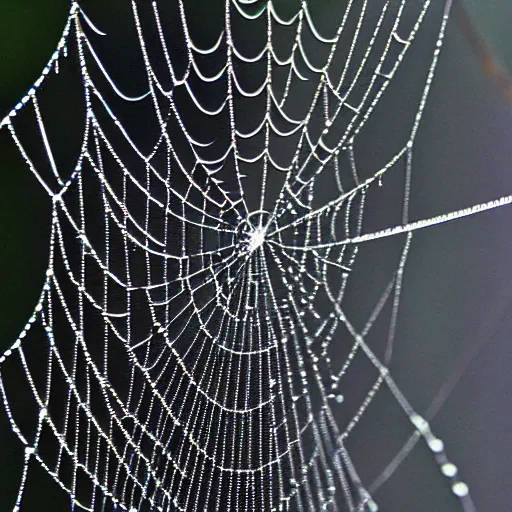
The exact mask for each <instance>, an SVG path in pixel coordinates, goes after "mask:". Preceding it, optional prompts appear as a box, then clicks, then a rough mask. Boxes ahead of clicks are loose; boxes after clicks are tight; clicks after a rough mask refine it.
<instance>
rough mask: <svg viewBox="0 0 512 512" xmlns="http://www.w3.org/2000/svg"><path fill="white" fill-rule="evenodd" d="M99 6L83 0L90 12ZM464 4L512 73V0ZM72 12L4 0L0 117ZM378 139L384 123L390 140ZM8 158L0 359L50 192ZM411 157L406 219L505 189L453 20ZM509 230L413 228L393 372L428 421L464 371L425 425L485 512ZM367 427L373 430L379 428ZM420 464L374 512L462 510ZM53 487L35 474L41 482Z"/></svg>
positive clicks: (498, 507) (507, 466)
mask: <svg viewBox="0 0 512 512" xmlns="http://www.w3.org/2000/svg"><path fill="white" fill-rule="evenodd" d="M95 2H96V0H88V1H87V2H85V1H84V2H83V5H84V8H85V7H86V5H87V4H94V3H95ZM331 3H332V2H331ZM439 3H440V2H439V0H435V1H434V4H439ZM103 4H104V5H105V8H106V9H109V8H110V7H111V6H109V5H108V4H109V2H104V3H102V7H103ZM467 5H468V9H469V11H470V12H471V14H472V16H473V20H474V22H475V24H476V25H477V26H478V27H479V29H480V30H481V31H482V33H484V34H485V37H486V39H487V40H488V41H489V42H490V43H491V45H492V47H493V49H494V51H495V53H496V55H497V56H498V58H499V59H500V61H501V62H502V63H503V64H504V66H505V68H507V69H509V70H512V37H511V36H510V28H509V23H510V21H511V20H512V4H511V3H510V2H509V1H508V0H493V1H486V2H483V1H482V0H471V2H469V1H468V2H467ZM91 7H94V8H97V7H98V4H97V3H96V5H95V6H91ZM67 12H68V3H67V2H65V1H63V0H60V1H59V0H47V1H45V2H41V1H35V0H17V1H16V2H8V1H7V0H2V1H1V2H0V26H1V29H2V30H1V32H0V117H3V116H4V115H5V114H6V113H7V112H8V111H9V110H10V108H12V106H13V105H14V104H15V103H16V102H17V101H18V100H19V98H20V97H21V96H22V95H23V94H24V92H25V91H26V90H27V89H28V88H29V87H30V85H31V84H32V83H33V81H34V80H35V79H36V78H37V77H38V76H39V73H40V71H41V69H42V68H43V67H44V65H45V64H46V62H47V60H48V57H49V56H50V54H51V53H52V52H53V49H54V47H55V44H56V42H57V41H58V39H59V37H60V32H61V30H62V26H63V25H64V22H65V20H66V16H67ZM114 15H115V9H112V16H114ZM201 15H204V13H201V12H199V13H198V16H201ZM395 88H400V85H399V84H395ZM385 132H386V126H385V125H383V127H382V137H383V140H384V141H385V137H386V133H385ZM6 151H7V150H6V149H5V148H4V147H3V146H0V175H1V179H0V183H1V184H0V244H1V245H0V352H2V351H3V350H5V349H6V348H7V347H8V346H9V345H10V344H11V343H12V340H13V339H15V338H16V336H17V335H18V333H19V331H20V329H21V328H22V327H23V325H25V323H26V320H27V318H28V317H29V316H30V314H31V312H32V309H33V306H34V303H35V302H36V300H37V297H38V296H39V293H40V288H41V284H42V282H43V280H44V271H45V269H46V263H47V246H48V234H49V220H50V217H49V214H50V202H49V201H48V197H47V196H46V194H45V193H44V192H43V191H42V190H41V189H40V187H39V186H38V184H37V183H36V182H35V179H34V178H33V176H32V175H31V173H30V172H29V171H28V170H27V169H26V168H25V167H24V166H22V165H19V164H15V163H14V162H15V161H14V160H12V159H10V157H9V155H8V154H7V153H6ZM414 158H415V160H414V162H415V169H414V177H413V190H412V204H411V218H412V219H419V218H426V217H431V216H434V215H436V214H440V213H443V212H447V211H451V210H455V209H458V208H462V207H465V206H468V205H471V204H475V203H478V202H484V201H487V200H491V199H494V198H496V197H499V196H502V195H506V194H509V193H512V174H511V172H510V171H511V163H512V110H511V105H510V104H508V103H506V102H505V101H504V100H503V98H502V96H500V94H499V92H498V91H497V89H496V88H495V87H494V86H493V85H492V84H491V83H490V82H489V80H488V78H487V77H486V76H484V74H483V73H482V69H481V64H480V62H479V61H478V59H477V58H476V56H475V54H474V52H473V51H472V49H471V47H470V45H469V44H468V42H467V39H466V38H465V37H464V35H463V34H462V32H461V28H460V25H459V24H457V20H456V18H455V17H452V20H451V22H450V24H449V30H448V34H447V39H446V45H445V47H444V52H443V54H442V58H441V62H440V66H439V72H438V74H437V78H436V81H435V84H434V86H433V89H432V93H431V96H430V99H429V102H428V106H427V109H426V112H425V116H424V120H423V122H422V124H421V128H420V134H419V136H418V142H417V145H416V150H415V157H414ZM511 222H512V211H511V210H510V208H509V207H505V208H503V209H501V210H496V211H492V212H487V213H483V214H481V215H478V216H474V217H471V218H469V219H464V220H461V221H458V222H455V223H451V224H449V225H444V226H439V227H434V228H430V229H427V230H425V231H423V232H418V233H416V234H415V236H414V241H413V247H412V249H411V254H410V257H409V260H408V265H407V267H406V273H405V278H404V292H403V301H402V307H401V310H400V316H399V324H398V334H397V342H396V350H395V356H394V359H393V363H392V365H391V370H392V374H393V376H394V377H395V379H396V381H397V383H398V384H399V386H400V387H401V389H402V390H403V391H404V393H405V394H406V396H407V397H408V399H409V400H410V401H411V402H412V403H413V405H414V406H415V407H416V408H417V410H418V411H419V412H422V413H425V411H427V409H428V408H429V406H430V404H431V402H432V400H433V399H434V397H435V396H436V394H437V392H438V390H439V389H440V388H441V386H442V385H443V383H444V382H445V381H446V379H449V378H450V376H453V375H455V373H456V371H457V370H454V369H456V368H462V369H463V370H464V371H463V372H462V377H461V379H460V382H459V383H458V385H457V387H456V388H455V390H454V391H453V393H452V394H451V395H450V397H449V398H448V400H447V401H446V403H445V404H444V406H443V407H442V408H441V410H440V411H439V413H438V414H437V415H436V417H435V418H434V419H433V421H432V426H433V427H432V428H433V430H434V432H435V433H436V434H437V435H438V436H439V437H441V438H442V439H443V440H444V441H445V443H446V445H447V452H448V455H449V457H450V459H451V460H452V461H453V462H454V463H456V464H457V465H458V466H459V468H460V470H461V476H462V478H463V479H464V480H465V481H466V482H467V483H468V485H469V487H470V490H471V493H472V496H473V498H474V501H475V503H476V505H477V508H478V509H479V510H482V511H505V510H509V509H510V503H511V502H512V489H511V486H510V479H511V478H510V477H511V475H512V471H511V462H510V461H511V460H512V440H511V438H512V436H511V434H512V412H511V405H512V396H511V391H510V390H511V389H512V372H511V369H512V350H511V348H510V347H511V345H510V332H512V281H511V277H512V270H511V268H510V267H511V266H510V261H511V257H510V256H511V254H512V253H511V251H512V236H511V235H510V226H511V225H512V224H511ZM366 250H367V251H371V247H370V246H368V247H367V248H366ZM364 308H366V313H367V314H368V313H369V311H370V308H371V305H370V304H365V303H362V305H361V309H364ZM363 315H364V312H363ZM466 362H467V363H468V364H466ZM461 365H462V366H461ZM393 417H394V418H396V417H397V416H395V415H394V413H393ZM371 418H372V417H371V416H370V417H368V422H370V421H371ZM363 428H367V429H368V430H367V431H368V432H370V435H371V432H372V430H375V429H377V428H379V425H378V424H374V425H372V424H369V425H366V426H363ZM1 432H4V430H1ZM364 445H365V438H364V436H359V438H358V440H357V441H355V445H354V446H353V447H351V450H352V452H354V451H357V450H358V449H360V450H362V452H363V453H364V451H365V448H364ZM418 451H419V452H420V454H421V453H422V452H421V448H419V449H418ZM428 456H429V455H428V454H427V456H426V457H424V458H414V457H412V458H411V459H407V460H406V461H405V462H404V464H403V465H402V467H401V468H400V469H399V470H398V471H397V473H396V474H395V475H394V476H393V477H392V478H391V480H390V481H389V482H388V484H386V486H385V490H384V491H383V492H385V498H386V499H385V500H384V499H382V500H379V499H378V498H379V494H377V500H378V501H379V502H380V503H381V509H382V510H384V511H397V512H401V511H402V510H403V511H406V510H416V511H423V510H424V511H431V510H432V508H431V505H429V502H428V501H427V500H428V496H429V493H432V494H433V493H436V494H437V493H441V494H446V499H445V500H444V501H440V502H439V503H442V504H440V505H436V506H437V507H438V508H436V510H458V509H459V508H458V505H457V502H455V501H454V500H452V498H451V496H450V495H449V493H448V492H447V491H446V489H447V486H446V483H445V482H443V480H442V478H441V477H439V475H438V473H437V471H436V469H435V464H433V463H432V462H430V463H429V464H430V469H428V470H427V471H426V473H425V474H424V473H423V472H422V471H421V470H419V469H418V466H419V465H420V466H421V465H422V464H423V462H424V461H427V462H426V463H428ZM21 457H22V452H21V449H20V447H19V446H18V443H17V441H15V439H14V437H13V436H12V437H6V438H5V439H1V440H0V460H2V464H1V465H0V467H1V469H0V471H1V472H2V473H3V474H4V475H8V474H9V473H10V471H11V469H12V468H11V464H12V467H13V468H16V469H15V471H18V465H19V463H20V461H21ZM11 461H12V462H11ZM432 468H434V470H432ZM2 473H0V481H1V479H2V476H1V474H2ZM16 478H17V477H16ZM16 478H15V480H16ZM6 479H7V477H6ZM49 481H50V480H49V479H48V480H47V481H45V480H44V479H41V480H40V482H41V486H42V485H45V484H46V483H48V482H49ZM420 489H421V490H420ZM40 491H42V487H41V488H37V487H32V488H29V490H28V493H30V494H31V495H32V497H33V498H34V499H29V500H27V504H26V507H25V508H23V507H22V510H28V511H29V512H31V511H32V510H38V508H37V505H36V503H37V498H38V496H39V492H40ZM55 492H56V494H58V493H59V491H55ZM0 494H3V493H0ZM382 496H384V495H382ZM0 499H1V498H0ZM11 507H12V503H11V502H9V503H1V502H0V510H10V509H11ZM441 507H442V508H441Z"/></svg>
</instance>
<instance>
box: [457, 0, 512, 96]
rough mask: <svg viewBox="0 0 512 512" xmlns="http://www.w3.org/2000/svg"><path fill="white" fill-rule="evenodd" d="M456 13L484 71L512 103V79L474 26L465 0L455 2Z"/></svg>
mask: <svg viewBox="0 0 512 512" xmlns="http://www.w3.org/2000/svg"><path fill="white" fill-rule="evenodd" d="M454 11H455V15H456V17H457V20H458V22H459V24H460V26H461V29H462V32H463V33H464V35H465V36H466V39H467V40H468V42H469V44H470V45H471V47H472V48H473V51H474V52H475V54H476V56H477V57H478V59H479V61H480V64H481V66H482V71H483V72H484V74H485V75H486V76H487V77H488V78H489V80H490V81H491V82H492V83H493V85H494V86H495V87H497V88H498V89H499V91H500V93H501V95H502V97H503V99H504V100H505V101H506V102H508V103H512V78H511V77H510V76H509V74H508V73H507V71H506V70H505V69H504V68H503V66H502V65H501V64H500V62H499V61H498V59H497V58H496V55H495V54H494V52H493V51H492V48H491V47H490V45H489V44H488V43H487V41H486V40H485V38H484V37H483V36H482V34H481V32H480V31H479V30H478V28H477V27H476V25H475V24H474V22H473V20H472V19H471V16H470V15H469V13H468V11H467V9H466V6H465V5H464V0H454Z"/></svg>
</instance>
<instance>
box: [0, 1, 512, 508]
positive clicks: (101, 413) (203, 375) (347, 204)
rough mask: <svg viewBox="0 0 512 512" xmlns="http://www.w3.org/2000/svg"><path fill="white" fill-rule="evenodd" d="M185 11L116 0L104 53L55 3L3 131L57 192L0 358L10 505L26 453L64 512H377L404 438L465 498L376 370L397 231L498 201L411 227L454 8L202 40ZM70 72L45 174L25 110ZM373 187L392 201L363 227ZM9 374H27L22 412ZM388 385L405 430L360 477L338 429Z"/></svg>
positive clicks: (332, 11)
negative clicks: (30, 79)
mask: <svg viewBox="0 0 512 512" xmlns="http://www.w3.org/2000/svg"><path fill="white" fill-rule="evenodd" d="M189 5H192V4H185V2H183V1H182V0H179V1H177V2H174V3H172V5H171V6H169V5H167V4H165V5H164V4H163V3H161V2H156V1H155V2H152V3H151V4H149V3H148V4H143V3H138V2H132V3H131V12H130V16H131V23H130V26H131V29H133V32H132V33H131V35H132V36H133V40H134V41H135V42H136V44H135V46H134V48H133V49H131V48H130V46H126V48H125V50H124V51H123V53H120V52H117V53H116V52H114V51H110V52H109V50H110V47H109V45H114V44H116V42H117V43H118V44H120V45H121V46H120V48H123V46H124V45H126V44H127V43H126V39H124V38H123V39H121V37H120V38H118V40H117V41H116V38H112V37H111V36H110V34H109V35H107V34H105V33H104V32H102V31H101V30H100V29H99V28H98V27H96V26H95V25H94V23H93V21H91V19H90V18H89V17H88V16H87V14H86V13H85V12H84V10H83V9H82V8H81V7H80V6H79V5H78V4H76V3H73V4H72V7H71V10H70V14H69V17H68V21H67V24H66V27H65V29H64V32H63V35H62V38H61V40H60V42H59V44H58V47H57V49H56V51H55V53H54V54H53V56H52V57H51V59H50V61H49V63H48V65H47V66H46V68H45V69H44V70H43V73H42V75H41V77H40V78H39V79H38V80H37V81H36V82H35V84H34V86H33V87H32V88H31V89H30V90H29V92H28V93H27V95H26V96H25V97H24V98H23V99H22V100H21V102H20V103H19V104H18V105H16V107H15V108H14V109H13V110H12V112H11V113H10V114H9V115H8V116H7V117H6V118H4V120H3V121H2V123H1V128H2V130H3V131H4V132H5V131H6V130H7V131H9V133H10V136H11V138H12V141H13V143H14V144H15V146H16V148H17V150H18V152H19V154H20V156H21V157H22V159H23V160H24V161H25V163H26V165H27V167H28V168H29V169H30V170H31V171H32V173H33V174H34V175H35V177H36V178H37V179H38V180H39V182H40V183H41V185H42V187H43V188H44V189H45V190H46V191H47V192H48V195H49V196H50V198H51V201H52V224H51V235H50V249H49V263H48V270H47V273H46V280H45V283H44V286H43V290H42V293H41V296H40V299H39V302H38V303H37V305H36V307H35V309H34V313H33V315H32V316H31V318H30V319H29V322H28V323H27V325H26V326H25V328H24V329H23V330H22V332H21V334H20V335H19V338H18V339H17V340H16V341H15V343H14V344H13V345H12V346H11V347H10V348H9V349H8V350H7V351H6V352H5V353H4V354H3V355H2V356H1V357H0V364H1V366H0V369H1V373H0V390H1V393H2V398H3V404H4V409H5V412H6V414H7V417H8V420H9V422H10V426H11V429H12V432H13V433H14V435H15V436H16V437H17V438H18V440H19V441H20V442H21V443H22V444H23V445H24V449H25V452H24V453H25V456H24V463H23V471H22V474H21V478H20V486H19V492H18V497H17V500H16V504H15V506H14V510H19V509H21V508H22V503H23V497H24V493H26V492H29V491H28V490H27V489H28V488H29V487H30V486H27V485H26V483H27V481H28V478H27V477H28V474H29V470H30V468H31V467H32V466H34V465H39V466H40V467H42V468H43V469H44V471H46V472H47V474H48V475H49V476H50V477H51V478H52V479H53V480H54V481H55V482H56V483H57V484H58V485H59V486H60V487H61V488H62V489H64V490H65V491H66V492H67V493H68V495H69V499H70V507H71V509H77V508H78V509H85V510H115V509H122V510H131V511H144V510H162V511H172V510H348V511H351V512H352V511H375V510H377V509H378V505H377V500H376V498H375V497H374V493H375V492H376V491H377V490H378V489H379V488H380V487H381V486H382V485H383V484H384V483H385V482H386V481H387V480H388V479H389V478H390V477H391V476H392V475H393V473H394V472H395V471H396V470H397V469H398V467H399V466H400V465H401V463H402V462H403V461H404V460H405V458H406V456H407V454H408V453H409V452H410V451H411V450H412V449H413V447H414V446H415V445H416V443H417V441H421V440H422V441H424V443H425V445H426V446H427V448H428V450H429V451H430V452H431V460H432V464H433V465H437V467H438V469H439V474H440V479H443V478H444V479H445V480H446V481H447V487H448V488H450V489H451V490H452V492H453V494H454V495H455V496H456V497H457V498H458V500H459V501H460V505H461V506H462V507H463V508H464V510H473V509H474V506H473V503H472V500H471V497H470V495H469V490H468V486H467V485H466V483H464V481H463V480H462V479H461V478H460V477H459V472H458V469H457V467H456V466H455V465H454V464H453V463H452V462H451V461H450V460H449V459H448V457H447V454H446V452H445V447H444V443H443V441H442V440H441V439H439V438H438V437H437V436H436V435H435V434H434V433H433V432H432V430H431V427H430V425H429V423H428V421H427V420H426V419H424V418H423V417H422V416H421V415H420V414H418V413H417V412H416V411H415V409H414V408H413V406H412V405H411V404H410V403H409V401H408V400H407V398H406V396H405V395H404V393H403V392H402V390H401V389H400V387H399V386H398V385H397V384H396V382H395V380H394V378H393V376H392V375H391V373H390V370H389V369H388V368H389V366H390V363H391V361H392V355H393V346H394V339H395V330H396V324H397V318H398V311H399V306H400V299H401V295H402V283H403V273H404V269H405V267H406V262H407V256H408V252H409V248H410V246H411V243H412V239H413V232H414V231H416V230H417V229H420V228H423V227H428V226H433V225H437V224H440V223H443V222H447V221H451V220H454V219H457V218H461V217H464V216H469V215H474V214H476V213H479V212H481V211H483V210H488V209H493V208H497V207H501V206H503V205H505V204H509V203H510V202H512V199H511V197H510V196H507V197H504V198H501V199H498V200H496V201H491V202H488V203H482V204H479V205H475V206H473V207H470V208H467V209H463V210H459V211H456V212H451V213H448V214H445V215H440V216H436V217H431V218H428V219H425V220H419V221H412V222H411V221H410V220H409V205H410V195H411V194H410V187H411V174H412V161H413V151H414V147H415V140H416V134H417V131H418V127H419V123H420V121H421V118H422V114H423V110H424V107H425V102H426V100H427V96H428V93H429V90H430V87H431V84H432V80H433V76H434V72H435V69H436V65H437V62H438V58H439V53H440V50H441V47H442V42H443V38H444V33H445V28H446V24H447V20H448V14H449V10H450V5H451V2H450V1H447V2H446V3H445V5H444V7H443V10H442V12H440V13H439V12H435V11H434V12H433V13H431V11H432V6H431V2H430V1H423V2H420V1H411V0H407V1H406V0H402V1H398V0H394V1H391V0H388V1H383V2H382V3H381V4H380V5H379V6H377V7H375V6H374V5H372V6H370V2H368V1H362V2H356V1H352V0H347V1H344V2H338V3H336V5H335V6H333V7H330V8H329V9H327V8H326V9H325V10H322V9H318V12H317V11H315V10H314V9H312V8H311V6H309V5H308V4H307V3H306V2H302V3H298V2H296V3H293V2H285V1H284V0H283V1H282V2H279V1H276V2H261V1H254V0H253V1H249V0H232V1H229V0H228V1H226V3H225V6H224V9H217V10H215V9H213V8H212V11H211V13H210V14H211V15H212V26H213V27H214V28H213V29H210V30H207V29H205V28H204V27H203V26H201V24H200V23H199V22H198V21H197V20H194V19H193V17H192V16H191V12H192V7H189ZM324 11H325V12H328V15H326V14H325V12H324ZM430 15H431V16H434V17H435V18H436V20H437V27H438V29H437V32H436V33H435V34H432V33H427V34H426V36H427V40H429V41H430V46H428V48H427V50H426V51H427V52H428V53H426V54H425V55H426V58H425V59H424V60H423V61H422V65H424V67H425V72H424V75H423V77H422V83H421V86H420V87H419V88H417V89H418V91H419V93H418V94H417V96H416V97H415V100H414V101H415V102H416V107H415V108H414V116H412V118H411V119H410V121H409V122H408V123H407V124H405V123H401V125H400V126H399V127H396V132H397V138H400V142H399V143H397V144H396V148H392V149H391V150H389V148H388V151H387V152H382V151H379V149H378V147H379V146H378V141H376V142H375V148H372V150H374V151H376V152H377V156H378V158H379V160H380V163H379V165H378V166H370V165H368V164H362V162H364V161H365V159H364V153H365V152H366V153H367V152H369V151H370V149H369V146H368V144H367V141H366V139H365V144H363V145H359V142H358V141H359V140H360V139H362V138H363V137H364V136H365V133H366V132H367V131H368V132H370V131H371V126H372V120H373V118H374V117H375V116H378V110H379V108H380V107H381V105H382V103H384V102H385V98H386V96H387V90H388V88H389V86H390V84H392V83H395V82H397V81H398V80H397V79H396V76H397V74H398V73H399V70H400V66H401V63H402V61H406V60H407V59H408V58H410V57H409V53H410V50H411V48H413V47H414V46H415V43H416V42H417V41H418V40H419V37H420V34H421V32H422V30H423V31H424V27H425V26H426V24H425V19H426V18H427V17H428V16H430ZM215 20H217V21H218V23H217V24H216V23H215ZM219 20H220V21H219ZM217 25H218V29H219V30H218V31H217V32H216V33H215V34H214V32H215V28H216V26H217ZM247 34H250V37H247ZM105 41H107V42H106V43H105ZM132 50H133V51H132ZM122 55H124V56H125V58H126V59H127V61H129V62H130V63H131V64H132V65H133V66H135V68H136V70H137V71H136V73H135V75H134V76H136V77H137V78H136V79H134V84H126V87H123V86H122V85H121V84H120V83H119V81H118V80H115V78H114V76H115V73H116V67H119V63H116V60H117V59H121V58H122ZM133 60H137V63H133ZM136 66H139V67H138V68H137V67H136ZM56 75H57V76H56ZM141 77H142V81H141ZM137 80H138V83H137ZM47 82H48V83H47ZM59 84H60V85H59ZM70 84H72V85H73V87H72V89H73V91H75V90H76V91H80V96H77V97H76V98H74V100H73V101H74V105H78V107H77V108H76V111H75V110H73V108H70V114H69V116H70V120H71V122H70V123H69V126H68V125H66V130H68V128H69V130H70V132H69V133H63V130H62V120H58V121H59V123H58V124H59V127H60V130H59V136H58V140H59V145H62V144H64V145H66V151H68V152H69V153H70V154H72V155H73V157H72V158H73V159H74V162H73V164H72V165H63V164H62V162H61V161H60V160H59V158H58V157H57V156H56V154H57V153H58V151H59V150H58V149H57V143H56V139H57V136H56V135H54V134H51V130H50V129H49V128H48V126H49V125H50V124H51V123H52V121H51V120H50V119H49V118H48V116H46V115H45V108H44V107H45V104H46V103H45V102H47V101H49V100H48V98H50V97H55V95H56V94H57V92H56V91H58V90H59V87H60V88H61V89H60V92H61V94H62V91H63V90H64V89H69V88H70ZM140 84H143V90H142V91H139V92H138V93H134V94H129V93H128V92H126V91H125V89H126V88H128V89H129V88H130V87H132V86H133V88H134V89H136V88H137V87H138V85H140ZM48 90H49V91H50V92H49V93H47V91H48ZM416 92H417V91H416ZM45 94H48V96H47V97H45ZM69 94H71V93H69ZM84 110H85V117H84ZM63 115H64V114H63ZM73 126H75V127H78V128H76V129H78V130H79V131H78V132H77V133H79V136H78V137H75V139H76V140H78V141H79V144H78V145H76V142H73V141H72V139H73V137H72V135H73V133H72V130H73V129H74V128H73ZM52 139H53V143H52V142H51V141H52ZM34 141H37V143H34ZM74 144H75V145H76V147H75V146H74ZM69 161H71V157H70V158H69ZM68 169H71V171H68ZM384 182H386V185H388V187H392V188H393V189H394V190H395V191H396V194H395V195H394V196H393V197H394V199H395V200H394V205H395V207H392V208H391V210H392V212H391V213H390V214H389V215H387V214H386V215H383V216H382V217H383V218H380V219H379V216H378V211H377V221H376V220H375V212H374V211H373V210H371V213H370V214H369V209H370V208H371V205H372V204H377V205H379V204H380V203H379V200H380V197H381V195H382V192H381V190H382V187H383V184H384ZM388 182H389V184H388ZM377 208H380V206H377ZM378 222H383V224H379V223H378ZM379 239H386V241H387V240H390V241H391V242H392V243H394V246H393V251H394V252H393V255H394V257H393V263H392V270H391V272H390V273H389V275H388V277H387V283H386V284H385V285H384V286H383V287H382V289H380V290H379V291H378V293H379V298H378V300H377V301H376V302H375V304H374V306H372V309H371V312H370V314H369V315H367V317H366V319H365V321H364V322H363V323H362V326H361V327H357V326H356V325H359V323H360V322H357V323H356V322H355V321H353V320H351V314H350V313H349V311H351V308H353V305H351V303H350V296H351V286H353V284H352V283H353V282H357V279H358V275H357V272H358V264H357V263H358V259H359V253H361V252H364V251H367V250H369V249H368V248H367V247H369V246H370V244H365V242H369V241H377V240H379ZM384 316H385V317H386V318H384ZM382 321H384V322H387V324H383V325H387V327H386V328H385V331H384V332H385V336H384V338H385V340H384V345H382V342H381V345H378V344H377V343H376V344H375V346H374V345H373V344H372V343H370V341H369V340H370V339H371V336H372V335H375V336H377V337H378V338H379V339H380V338H382V330H381V329H380V328H379V332H378V333H376V334H375V331H376V329H375V327H374V326H375V325H377V324H379V322H382ZM379 325H380V324H379ZM381 349H382V350H381ZM13 368H15V370H13ZM20 370H21V372H20ZM16 371H17V373H16ZM10 373H16V375H18V376H19V375H22V376H23V377H24V381H25V384H26V385H27V386H28V388H29V392H30V396H31V403H30V406H28V405H27V407H30V408H33V409H34V410H35V411H36V412H37V414H36V416H35V417H34V419H33V421H32V422H31V423H30V425H28V426H27V425H25V424H24V423H23V422H22V423H23V425H22V424H21V423H20V422H19V420H17V414H16V410H17V408H18V407H19V404H16V403H14V402H13V400H12V399H10V396H11V394H10V392H9V390H10V389H11V386H12V385H13V382H14V380H13V378H12V377H10V378H9V374H10ZM354 375H357V376H361V377H360V378H361V383H360V385H359V391H357V392H356V391H355V390H354V389H352V385H351V384H352V383H353V380H351V379H354V378H355V377H354ZM358 378H359V377H358ZM18 380H19V379H18ZM18 385H20V384H19V382H16V386H18ZM361 389H362V391H361ZM383 394H387V395H388V396H389V397H390V398H391V399H392V402H393V404H394V407H395V408H396V410H395V411H394V412H393V414H394V415H395V416H394V417H395V418H396V417H398V416H400V417H401V418H403V419H404V420H406V421H405V423H407V428H406V431H407V432H408V435H409V436H410V437H409V441H408V442H407V443H406V444H405V445H403V447H402V448H401V449H399V450H398V449H397V450H395V455H394V456H390V457H388V458H387V460H386V464H385V465H384V467H383V466H381V467H380V469H379V471H378V472H377V473H374V474H373V475H372V476H366V475H365V477H364V478H363V477H362V476H361V475H360V474H359V470H358V464H356V463H355V462H354V460H353V455H352V453H351V451H350V449H349V448H348V447H347V444H348V443H349V442H350V440H351V438H352V436H354V435H356V433H357V430H358V426H359V422H360V420H361V419H362V418H363V417H364V415H365V414H366V413H367V411H368V410H369V409H370V408H371V406H372V402H374V401H375V400H376V399H377V397H379V396H380V395H383ZM387 414H391V411H388V412H387ZM396 421H397V422H398V421H399V420H396ZM402 439H403V438H402ZM402 442H403V441H402ZM399 446H400V445H399ZM376 475H377V476H376ZM372 482H373V483H372Z"/></svg>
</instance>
